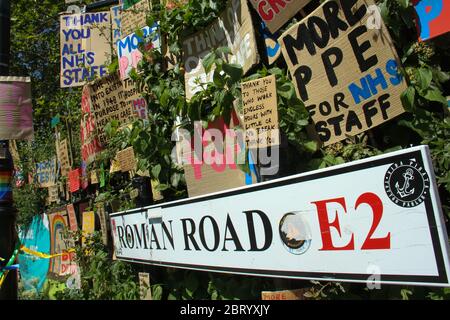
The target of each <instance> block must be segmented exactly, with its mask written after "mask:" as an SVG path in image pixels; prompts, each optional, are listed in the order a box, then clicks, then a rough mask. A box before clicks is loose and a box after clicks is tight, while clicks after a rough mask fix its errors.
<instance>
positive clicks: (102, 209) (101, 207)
mask: <svg viewBox="0 0 450 320" xmlns="http://www.w3.org/2000/svg"><path fill="white" fill-rule="evenodd" d="M97 215H98V217H99V220H100V228H101V230H102V240H103V244H104V245H107V244H108V226H107V223H106V212H105V204H104V203H98V204H97Z"/></svg>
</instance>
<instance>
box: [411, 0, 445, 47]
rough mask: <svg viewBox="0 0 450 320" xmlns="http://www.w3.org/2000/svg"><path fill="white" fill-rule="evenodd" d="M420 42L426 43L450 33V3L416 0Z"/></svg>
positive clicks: (436, 0)
mask: <svg viewBox="0 0 450 320" xmlns="http://www.w3.org/2000/svg"><path fill="white" fill-rule="evenodd" d="M414 8H415V9H416V13H417V23H418V29H419V40H420V41H425V40H429V39H431V38H435V37H437V36H439V35H442V34H444V33H447V32H449V31H450V1H448V0H415V1H414Z"/></svg>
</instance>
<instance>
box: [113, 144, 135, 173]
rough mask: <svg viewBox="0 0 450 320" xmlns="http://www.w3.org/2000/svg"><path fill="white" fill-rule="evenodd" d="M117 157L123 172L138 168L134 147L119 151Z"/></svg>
mask: <svg viewBox="0 0 450 320" xmlns="http://www.w3.org/2000/svg"><path fill="white" fill-rule="evenodd" d="M117 159H118V160H119V163H120V170H121V171H122V172H127V171H132V170H136V158H135V156H134V150H133V147H129V148H126V149H124V150H122V151H119V152H118V153H117Z"/></svg>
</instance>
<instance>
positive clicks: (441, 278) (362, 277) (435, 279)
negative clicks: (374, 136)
mask: <svg viewBox="0 0 450 320" xmlns="http://www.w3.org/2000/svg"><path fill="white" fill-rule="evenodd" d="M422 150H424V149H420V150H416V151H411V152H407V153H403V154H399V155H394V156H387V157H385V158H381V159H377V160H374V161H366V162H363V163H359V164H355V165H349V166H346V167H342V168H336V169H333V168H331V169H330V170H327V171H324V172H317V173H312V174H309V175H308V174H306V175H303V176H300V177H294V178H291V179H285V180H281V181H274V182H272V183H268V184H264V185H255V186H250V187H248V188H245V189H240V190H232V191H225V192H222V193H219V194H213V195H209V196H203V197H199V198H194V199H185V200H179V201H176V202H174V203H167V204H162V205H160V206H154V207H153V206H152V207H151V208H161V209H164V208H171V207H176V206H182V205H186V204H191V203H197V202H203V201H210V200H213V199H218V198H225V197H229V196H234V195H237V194H245V193H249V192H254V191H259V190H265V189H272V188H277V187H280V186H287V185H291V184H297V183H301V182H304V181H311V180H317V179H322V178H326V177H330V176H336V175H340V174H344V173H348V172H353V171H359V170H364V169H368V168H373V167H379V166H382V165H386V164H393V163H395V162H399V161H408V160H410V159H411V158H415V160H416V161H417V163H418V164H419V165H421V166H422V168H424V169H425V171H426V167H425V165H424V161H423V156H422ZM424 151H425V150H424ZM427 174H428V176H429V177H430V189H431V188H434V185H433V181H431V177H432V174H430V173H428V172H427ZM435 192H437V190H435ZM424 203H425V209H426V213H427V218H428V227H429V229H428V230H429V231H430V234H431V239H432V242H433V250H434V254H435V258H436V265H437V269H438V273H439V274H438V275H437V276H424V275H383V274H381V276H380V282H381V283H389V282H402V283H405V284H407V283H424V284H427V283H433V284H448V279H447V272H446V269H445V264H444V256H443V252H442V247H441V243H440V241H439V233H438V230H437V226H436V217H435V214H434V211H433V203H432V200H431V191H430V192H428V193H427V196H426V198H425V201H424ZM145 210H147V209H145ZM136 212H142V208H140V209H134V210H130V211H127V212H122V213H117V214H114V217H120V216H126V215H129V214H133V213H136ZM117 259H119V260H123V261H129V262H135V263H143V264H149V265H156V266H165V267H175V268H184V269H193V270H200V271H211V272H227V273H235V274H243V275H255V276H265V277H282V278H283V277H284V278H297V279H302V280H305V279H306V280H308V279H311V278H313V279H324V280H325V279H326V280H340V281H345V280H349V281H358V280H359V281H358V282H362V281H364V282H365V281H367V279H368V275H367V274H356V273H327V272H296V271H283V270H261V269H243V268H228V267H215V266H204V265H195V264H183V263H173V262H162V261H152V260H141V259H133V258H127V257H121V256H117Z"/></svg>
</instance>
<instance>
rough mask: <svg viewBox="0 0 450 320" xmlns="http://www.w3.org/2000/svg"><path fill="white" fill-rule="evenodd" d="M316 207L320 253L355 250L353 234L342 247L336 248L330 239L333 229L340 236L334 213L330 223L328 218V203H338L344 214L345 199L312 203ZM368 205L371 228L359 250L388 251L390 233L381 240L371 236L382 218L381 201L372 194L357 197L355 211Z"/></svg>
mask: <svg viewBox="0 0 450 320" xmlns="http://www.w3.org/2000/svg"><path fill="white" fill-rule="evenodd" d="M312 203H313V204H315V205H316V207H317V214H318V218H319V226H320V232H321V236H322V248H321V249H320V250H321V251H327V250H328V251H330V250H355V241H354V234H352V237H351V239H350V241H349V242H348V243H347V244H346V245H345V246H342V247H336V246H335V245H334V244H333V240H332V238H331V228H335V229H336V231H337V232H338V234H339V236H341V228H340V224H339V217H338V215H337V212H336V217H335V219H334V220H333V221H330V220H329V218H328V210H327V204H328V203H338V204H340V205H341V206H342V208H343V209H344V213H347V206H346V202H345V198H335V199H327V200H322V201H316V202H312ZM364 204H365V205H368V206H369V207H370V208H371V209H372V214H373V221H372V226H371V228H370V230H369V233H368V235H367V237H366V240H365V241H364V243H363V245H362V246H361V250H376V249H390V248H391V233H390V232H388V234H387V235H386V236H385V237H382V238H375V237H373V234H374V233H375V231H376V229H377V228H378V226H379V224H380V222H381V218H382V217H383V202H382V201H381V199H380V198H379V197H378V196H377V195H376V194H374V193H371V192H367V193H364V194H362V195H360V196H359V197H358V199H357V200H356V203H355V210H358V208H359V207H360V206H361V205H364Z"/></svg>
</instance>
